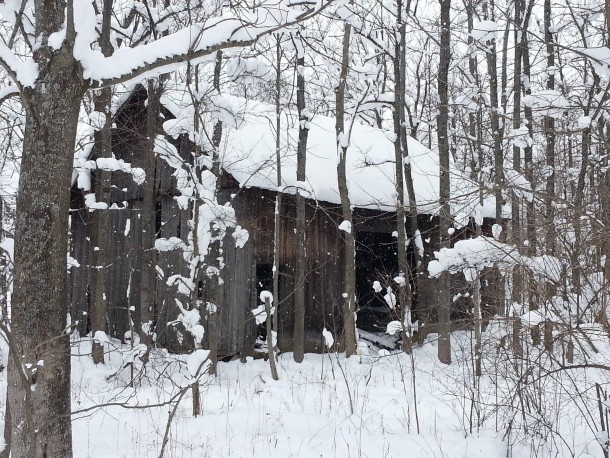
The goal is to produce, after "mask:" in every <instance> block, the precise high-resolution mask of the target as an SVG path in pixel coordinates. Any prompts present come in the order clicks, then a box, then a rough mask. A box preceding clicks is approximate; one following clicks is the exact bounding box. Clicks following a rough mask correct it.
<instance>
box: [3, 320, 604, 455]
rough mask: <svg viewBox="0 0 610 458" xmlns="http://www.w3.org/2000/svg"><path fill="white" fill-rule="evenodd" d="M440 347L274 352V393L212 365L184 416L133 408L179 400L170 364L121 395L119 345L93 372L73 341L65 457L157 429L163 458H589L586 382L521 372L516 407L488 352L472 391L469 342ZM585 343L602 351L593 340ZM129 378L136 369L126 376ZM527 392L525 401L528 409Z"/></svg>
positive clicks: (182, 407)
mask: <svg viewBox="0 0 610 458" xmlns="http://www.w3.org/2000/svg"><path fill="white" fill-rule="evenodd" d="M112 344H113V343H112V342H110V344H109V345H112ZM453 344H454V345H453V347H454V355H453V357H454V364H452V365H451V366H443V365H441V364H439V363H438V362H437V359H436V346H435V342H434V340H432V339H430V340H429V341H428V342H427V343H426V344H425V345H424V346H423V347H421V348H418V349H416V350H415V351H414V354H413V358H412V359H411V358H410V357H409V355H405V354H402V353H397V354H390V355H387V356H379V354H378V352H377V351H376V350H375V349H372V350H371V354H370V355H365V356H356V357H352V358H349V359H346V358H345V357H344V356H343V355H336V354H325V355H306V357H305V361H304V362H303V363H302V364H296V363H295V362H294V361H293V360H292V354H290V353H288V354H283V355H281V356H280V358H279V371H280V380H279V381H277V382H275V381H273V380H272V379H271V377H270V372H269V366H268V363H267V362H265V361H264V360H249V361H248V362H247V364H243V363H241V362H239V361H233V362H230V363H220V364H219V375H218V377H217V378H212V377H208V376H205V379H203V380H202V382H201V403H202V414H201V415H200V416H198V417H196V418H195V417H194V416H193V415H192V392H191V390H190V389H188V390H186V392H185V394H184V396H183V397H182V398H181V399H180V402H179V404H178V407H177V409H175V412H174V408H175V405H176V403H175V402H172V403H169V404H166V405H162V406H157V407H149V408H145V407H144V406H146V405H150V404H160V403H161V404H162V403H164V402H166V401H168V400H169V399H170V398H172V397H174V399H176V398H177V397H179V393H180V387H184V386H187V385H188V384H189V383H190V382H189V375H188V374H189V372H188V370H187V368H186V364H185V358H184V357H178V356H173V355H167V354H166V353H164V352H156V353H154V354H153V355H152V357H151V361H150V363H149V364H148V365H147V368H146V372H145V373H144V374H143V376H142V377H139V378H138V379H137V380H136V382H135V383H134V387H129V386H128V385H129V380H130V378H131V376H132V375H131V366H129V365H128V366H127V367H123V366H124V365H125V361H126V360H128V359H129V356H128V353H129V350H130V349H129V348H128V347H126V346H124V347H123V348H122V349H116V350H113V351H111V352H110V353H109V356H110V361H109V362H108V363H107V364H106V365H100V366H97V367H96V366H95V365H94V364H93V363H92V362H91V359H90V357H89V356H88V353H89V350H90V342H89V341H87V340H85V341H80V342H76V341H75V342H74V346H73V411H74V412H75V413H74V421H73V432H74V456H75V457H76V458H81V457H82V458H84V457H99V458H101V457H151V456H159V452H160V449H161V446H162V443H163V440H164V437H165V436H166V431H168V433H167V444H166V447H165V456H166V457H259V456H260V457H398V456H400V457H409V458H415V457H481V458H483V457H506V456H512V457H530V456H538V457H550V456H560V457H563V456H566V457H567V456H578V457H592V456H594V457H597V456H600V457H601V456H603V455H602V449H601V447H600V446H599V444H598V442H597V441H596V440H595V435H594V433H593V431H592V428H590V427H588V426H587V423H588V424H589V425H590V426H591V425H593V428H595V426H594V425H595V424H596V423H595V415H597V410H596V409H597V407H596V406H597V405H596V400H595V399H594V393H595V391H594V390H593V392H591V391H590V390H587V388H590V386H591V384H592V383H593V381H594V378H595V376H596V375H600V374H592V373H591V372H590V371H589V372H586V371H579V372H577V371H571V372H573V373H570V374H568V375H569V378H570V379H573V380H574V381H576V382H577V383H576V384H577V385H578V386H579V389H580V390H582V392H581V394H580V398H579V397H578V396H575V397H573V396H572V395H569V394H568V392H569V391H570V390H572V391H573V388H574V384H572V385H570V384H569V383H567V381H566V380H567V379H564V378H561V377H550V376H549V377H545V378H544V381H543V382H542V381H540V380H535V378H536V377H535V376H534V375H535V374H530V375H532V377H531V378H530V380H529V382H528V386H529V388H531V389H529V388H528V386H524V387H523V388H522V390H521V393H522V395H523V396H521V397H520V396H517V389H516V388H515V387H516V386H518V385H517V384H516V383H515V382H512V381H511V374H512V371H513V369H511V368H507V366H505V365H503V364H507V362H506V361H505V362H504V363H502V361H501V359H502V356H500V355H501V354H502V351H499V352H496V354H493V355H492V356H491V357H489V358H486V359H485V361H484V372H485V373H486V375H484V376H483V377H482V378H481V383H480V390H478V392H477V390H476V389H474V388H473V376H472V360H471V357H470V354H471V348H472V346H471V344H472V342H471V339H470V334H468V333H465V332H462V333H454V334H453ZM596 345H597V346H598V349H600V351H601V350H607V349H608V345H607V342H606V343H604V342H603V341H602V339H600V341H599V342H597V341H596ZM381 353H382V354H385V352H383V351H382V352H381ZM605 354H606V355H607V354H608V352H607V351H606V352H605ZM126 355H127V358H125V356H126ZM413 366H415V375H414V376H413V371H412V369H413ZM517 366H518V365H517ZM496 368H497V369H498V370H496ZM140 369H141V366H138V365H136V370H135V373H136V374H137V373H138V372H139V370H140ZM516 370H517V371H518V368H517V369H516ZM5 375H6V374H5V372H3V373H2V374H1V375H0V376H1V377H2V378H3V382H4V383H3V385H2V387H3V388H2V390H3V391H4V390H5V387H6V385H5ZM592 375H593V377H591V376H592ZM601 375H602V376H603V374H601ZM606 379H607V377H606ZM602 381H603V378H602ZM560 382H561V383H560ZM606 382H607V380H606ZM560 385H563V386H564V388H561V387H560ZM414 387H415V390H414ZM534 388H536V389H538V388H540V391H539V392H538V391H536V390H535V389H534ZM570 392H571V391H570ZM532 393H538V399H533V398H532V399H530V398H529V397H530V396H531V394H532ZM572 394H574V393H572ZM415 397H416V398H417V401H415ZM473 398H474V399H475V400H477V399H478V402H475V403H474V404H473V402H472V399H473ZM0 399H1V400H4V399H5V393H4V392H2V393H0ZM510 399H512V400H513V401H512V402H511V401H509V400H510ZM522 399H523V403H524V404H523V405H524V406H525V411H526V412H529V413H526V415H525V416H524V415H523V410H522V408H521V406H522V402H521V400H522ZM589 401H590V402H589ZM121 403H124V406H120V405H116V404H121ZM104 404H115V405H107V406H104ZM416 405H417V409H416V408H415V406H416ZM125 406H129V407H128V408H126V407H125ZM587 408H588V409H589V410H590V412H587V411H586V409H587ZM172 412H173V419H172V421H171V422H170V423H169V429H168V417H169V415H170V413H172ZM526 417H530V418H529V419H528V418H526ZM477 418H478V419H479V420H477ZM597 418H599V417H597ZM541 419H542V420H541ZM477 421H478V423H479V424H481V426H479V427H477ZM524 421H525V422H527V427H528V433H527V434H526V433H525V432H524V428H523V426H524ZM545 422H548V423H549V424H548V426H549V428H547V425H546V424H545ZM418 425H419V432H418ZM550 429H553V430H555V431H556V433H555V434H554V435H553V434H550V433H549V431H550Z"/></svg>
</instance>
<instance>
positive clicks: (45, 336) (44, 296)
mask: <svg viewBox="0 0 610 458" xmlns="http://www.w3.org/2000/svg"><path fill="white" fill-rule="evenodd" d="M43 11H44V13H43ZM63 11H64V10H63V6H62V5H61V2H57V3H52V4H45V8H41V10H40V11H38V13H39V14H40V16H38V20H37V27H38V30H37V34H38V35H45V36H48V35H49V34H50V33H52V32H54V31H56V30H59V29H60V28H61V27H62V25H63V22H64V12H63ZM70 35H71V34H70V33H69V34H68V35H67V37H66V41H65V42H64V46H63V47H62V48H61V49H60V50H59V51H56V52H53V50H52V49H51V48H49V47H47V46H42V47H41V48H40V49H39V50H37V51H36V52H35V53H34V58H35V60H36V61H37V62H38V63H39V69H40V74H39V78H38V80H37V82H36V86H35V87H34V88H24V89H23V91H22V100H23V102H24V107H25V112H26V126H25V138H24V144H23V157H22V163H21V174H20V178H19V190H18V194H17V218H16V224H15V275H14V284H13V288H14V289H13V297H12V317H11V318H12V321H11V336H10V338H11V354H12V355H11V357H10V361H9V373H8V392H9V394H8V398H9V409H10V412H11V417H12V425H13V428H12V440H11V442H12V444H11V447H12V456H16V457H17V456H19V457H43V456H49V457H51V456H52V457H58V458H60V457H71V456H72V434H71V427H70V345H69V343H70V342H69V335H68V333H66V332H65V328H66V314H67V313H68V310H69V305H68V304H67V303H66V269H67V265H66V252H67V248H68V244H67V240H68V220H67V215H68V210H69V207H70V199H69V197H70V193H69V192H68V190H69V189H70V182H71V176H72V165H73V161H74V156H73V154H74V147H75V139H76V127H77V121H78V115H79V109H80V102H81V100H82V97H83V95H84V92H85V89H86V83H85V82H84V81H83V80H82V78H81V75H80V68H79V66H78V64H77V62H76V61H75V60H74V58H73V56H72V49H71V47H70V46H69V43H71V42H73V41H72V40H73V36H70ZM34 386H35V389H34V388H33V387H34Z"/></svg>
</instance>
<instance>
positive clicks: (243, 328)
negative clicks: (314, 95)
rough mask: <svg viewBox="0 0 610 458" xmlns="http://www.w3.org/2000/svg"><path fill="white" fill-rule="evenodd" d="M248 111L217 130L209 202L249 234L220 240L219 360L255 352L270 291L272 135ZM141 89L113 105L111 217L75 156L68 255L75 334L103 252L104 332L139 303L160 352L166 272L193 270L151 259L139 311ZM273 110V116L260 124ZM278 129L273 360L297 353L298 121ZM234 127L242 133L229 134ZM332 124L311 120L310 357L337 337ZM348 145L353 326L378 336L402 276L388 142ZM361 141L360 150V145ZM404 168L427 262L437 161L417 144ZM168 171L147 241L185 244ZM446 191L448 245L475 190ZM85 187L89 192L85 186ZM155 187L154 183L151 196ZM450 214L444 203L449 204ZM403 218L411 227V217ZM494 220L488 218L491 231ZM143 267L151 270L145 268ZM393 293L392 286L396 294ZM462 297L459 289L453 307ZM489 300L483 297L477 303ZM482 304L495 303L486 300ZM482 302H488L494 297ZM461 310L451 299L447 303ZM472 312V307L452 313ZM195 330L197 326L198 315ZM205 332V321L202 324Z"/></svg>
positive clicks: (174, 295)
mask: <svg viewBox="0 0 610 458" xmlns="http://www.w3.org/2000/svg"><path fill="white" fill-rule="evenodd" d="M249 103H251V105H250V106H249V107H248V109H247V110H245V111H246V112H248V113H251V114H250V115H249V117H246V118H245V119H243V120H242V121H241V125H239V126H234V127H233V128H231V127H227V128H226V129H225V138H224V139H223V145H222V147H221V150H222V154H223V164H224V169H223V175H222V180H221V183H222V185H221V190H220V195H219V196H218V200H219V202H220V203H225V202H228V203H230V205H231V207H232V208H233V209H234V211H235V216H236V219H237V222H238V224H239V225H240V226H241V227H242V228H245V229H247V231H248V232H249V239H248V241H247V242H246V243H245V245H244V246H243V247H241V248H240V247H238V246H237V245H236V241H235V239H234V238H233V237H232V236H231V235H230V234H228V235H227V236H226V237H225V240H224V243H223V257H224V264H225V266H224V268H223V270H222V274H221V275H222V278H223V280H224V283H223V285H222V301H221V304H220V305H221V306H220V307H219V310H218V314H219V315H218V323H219V351H220V353H221V354H237V353H238V354H240V355H242V356H245V355H251V354H253V352H254V351H255V346H256V340H257V333H258V330H257V325H256V323H255V319H254V316H253V314H252V312H251V311H252V309H254V308H255V307H256V306H257V305H258V304H259V299H258V295H259V293H260V291H261V290H263V289H266V290H271V287H272V286H271V285H272V272H273V248H274V239H275V237H276V234H275V233H274V215H275V197H276V192H278V187H277V185H276V181H275V179H276V178H275V177H276V168H275V161H274V158H275V154H276V152H275V133H274V132H273V130H272V129H271V127H270V121H269V119H273V117H272V116H271V114H269V113H266V112H265V110H268V109H269V107H266V106H265V105H263V104H257V103H253V102H249ZM146 112H147V110H146V91H145V90H143V89H142V90H136V91H134V92H133V93H132V94H131V96H130V97H129V99H128V100H127V101H125V102H124V103H123V104H122V105H121V107H120V109H118V110H117V112H116V114H115V118H114V127H113V132H112V141H113V154H114V157H115V159H117V160H123V161H124V163H128V164H129V167H123V169H125V170H127V172H126V171H125V170H119V171H113V172H112V173H111V192H110V195H111V202H110V204H111V205H110V206H109V208H107V209H103V210H95V209H93V208H91V207H92V206H91V198H90V195H91V194H92V193H93V192H94V191H95V189H96V186H99V183H98V181H99V180H97V179H96V178H97V171H96V170H92V169H95V167H94V166H92V161H95V160H96V150H95V147H94V148H93V150H92V151H91V152H85V153H80V156H79V157H77V161H76V164H75V179H74V185H73V189H72V205H71V231H72V240H71V256H72V258H73V259H74V261H73V262H72V267H71V269H70V281H71V289H70V294H71V296H70V300H71V311H72V319H73V320H78V322H79V324H78V329H79V331H80V332H81V333H82V334H83V335H84V334H86V333H88V332H90V323H89V320H88V316H89V315H88V312H89V307H90V304H91V294H92V288H91V284H92V272H94V271H95V267H94V266H92V265H91V263H90V260H91V258H92V253H93V251H94V250H105V254H106V266H105V267H103V268H105V269H107V275H106V285H105V286H106V287H105V292H104V294H105V295H106V296H105V297H106V303H107V324H108V331H107V332H108V334H109V335H111V336H113V337H116V338H119V339H121V340H123V339H124V337H125V335H126V333H128V331H130V329H131V326H132V324H133V316H134V314H136V313H138V311H140V310H142V309H143V308H148V309H151V310H152V314H153V316H154V331H155V334H156V341H157V343H158V344H159V345H160V346H165V347H168V348H173V346H172V344H173V342H172V341H171V340H172V339H176V333H175V332H168V324H172V323H173V322H175V320H176V319H177V317H178V315H179V313H180V310H179V309H178V307H177V305H176V299H179V300H180V293H179V292H178V291H177V288H176V286H175V284H171V282H169V284H168V279H169V277H170V276H172V275H176V274H182V275H187V273H188V266H187V264H186V262H185V260H184V258H183V255H182V253H181V252H180V251H179V250H174V251H160V252H157V251H155V252H154V259H155V260H156V261H155V269H154V271H153V274H154V275H155V279H154V285H155V293H154V304H145V303H143V299H142V290H141V288H140V285H141V284H142V281H143V279H142V272H143V269H142V264H143V259H142V253H143V252H145V250H154V248H153V247H151V246H144V245H143V237H142V221H143V217H144V216H143V214H142V208H143V207H142V205H143V202H144V200H145V196H144V192H145V191H144V190H145V189H146V187H143V186H141V185H140V184H138V182H137V180H135V179H134V174H133V173H129V170H128V169H129V168H131V170H137V169H138V168H144V163H145V161H146V147H147V146H146V145H147V144H146V123H147V120H146ZM162 114H163V117H164V118H165V120H168V119H172V118H174V117H175V114H174V113H171V112H170V111H168V110H167V109H165V108H164V109H163V110H162ZM267 115H269V116H267ZM283 124H284V126H285V129H286V131H285V132H283V133H282V138H283V142H284V143H285V145H286V148H285V150H284V152H283V153H282V154H283V156H282V173H283V174H284V175H283V177H284V183H283V184H284V186H283V187H282V189H281V191H282V192H283V193H284V198H283V205H282V208H281V209H280V215H281V222H282V224H281V227H282V230H281V234H279V237H281V239H282V243H281V246H282V247H283V248H282V252H281V254H280V260H281V261H280V265H279V278H280V282H279V285H280V288H279V298H276V299H277V300H276V304H275V305H276V306H277V310H278V324H279V329H278V346H279V348H280V350H282V351H291V349H292V343H293V342H292V329H293V321H294V319H293V315H294V310H293V292H294V285H295V280H294V278H295V265H296V257H297V244H296V230H295V214H296V208H295V207H296V203H295V201H296V199H295V198H294V186H295V176H296V175H295V166H296V160H295V156H294V154H295V152H294V150H295V148H293V147H292V146H291V145H293V143H291V142H294V139H295V135H294V130H295V123H294V122H292V124H291V121H290V120H288V118H287V117H286V118H285V119H284V122H283ZM235 127H238V128H235ZM168 141H170V142H171V143H172V144H173V145H174V146H175V147H176V149H177V151H178V154H179V155H180V156H181V157H182V159H183V160H184V161H190V160H192V154H191V153H192V143H190V142H189V141H187V140H186V139H185V138H184V136H180V137H177V138H170V139H168ZM334 143H335V134H334V120H333V119H331V118H327V117H324V116H316V117H315V118H314V120H313V121H312V127H311V130H310V140H309V146H308V150H309V151H308V166H307V171H308V187H309V192H310V194H309V195H310V198H309V199H308V200H307V210H306V212H307V233H306V239H307V244H306V260H307V272H308V273H307V281H306V318H305V327H306V343H305V351H306V352H321V351H322V350H323V348H324V339H323V336H322V330H323V329H324V328H326V329H328V330H330V331H331V332H332V333H333V334H335V335H339V334H340V333H341V332H342V311H341V304H342V292H343V288H342V273H341V267H342V244H343V235H342V234H343V232H342V231H341V230H339V225H340V224H341V222H342V218H341V211H340V205H339V200H338V192H337V184H336V183H337V178H336V158H335V156H334V155H335V146H334ZM352 143H353V145H354V146H352V147H351V148H350V153H349V154H350V155H351V156H350V158H351V159H350V160H351V163H349V164H348V167H349V172H348V173H349V179H350V196H351V198H352V203H353V205H354V207H355V209H354V227H353V230H354V231H355V234H356V242H357V253H356V264H357V267H356V277H357V297H358V327H359V328H361V329H363V330H366V331H383V330H384V329H385V324H387V322H389V321H390V320H391V319H392V316H391V314H392V311H391V310H390V309H389V308H388V306H387V305H386V303H385V301H384V299H383V295H384V294H385V288H386V287H387V286H392V280H391V279H392V278H394V277H395V276H396V274H397V254H396V240H395V238H394V236H393V233H394V231H395V226H396V214H395V212H394V211H393V209H392V202H394V201H395V191H394V183H393V179H392V177H393V173H394V172H393V164H392V163H391V160H389V159H388V158H391V157H392V155H393V149H392V144H391V143H390V141H389V140H388V139H387V138H386V137H385V135H384V134H383V132H381V131H380V130H378V129H374V128H372V127H369V126H365V125H360V124H355V125H354V129H353V134H352ZM356 145H357V146H356ZM409 146H410V150H411V151H410V153H411V156H412V167H413V170H414V174H415V175H416V176H415V179H416V185H417V186H416V189H417V191H416V193H417V194H418V195H417V197H418V204H419V205H418V206H419V208H420V215H419V218H418V224H419V228H420V230H421V232H422V238H423V240H424V248H425V252H426V256H428V257H431V256H432V252H433V251H434V249H436V248H437V247H438V230H437V217H435V216H434V213H435V207H436V205H437V199H438V197H437V195H438V191H437V188H438V165H437V159H438V158H437V156H435V154H434V153H433V152H432V151H430V150H428V149H426V148H425V147H424V146H423V145H421V144H420V143H418V142H417V141H415V140H414V139H410V144H409ZM80 174H85V175H86V174H88V176H90V183H86V182H87V180H84V181H85V183H86V184H85V185H83V180H81V179H80V178H81V177H80ZM174 175H175V174H174V170H173V169H172V168H171V167H170V166H169V165H168V164H167V163H166V162H165V161H163V160H162V159H160V158H158V159H157V160H156V171H155V181H154V202H155V222H156V224H155V226H156V227H155V230H156V237H158V238H170V237H177V238H181V239H183V240H185V241H186V238H187V236H188V233H189V227H188V221H189V219H190V217H191V215H190V213H189V210H188V209H183V208H181V207H180V206H179V205H178V204H177V201H176V197H177V195H179V193H178V192H177V190H176V178H175V176H174ZM453 181H454V182H455V183H453V182H452V185H454V186H455V187H457V190H458V191H459V192H461V193H462V194H463V195H467V196H470V197H468V198H465V199H462V200H459V199H458V200H456V202H457V203H456V205H455V209H456V211H455V213H456V214H457V216H458V217H459V218H461V220H462V221H463V223H464V224H463V227H462V229H460V230H457V231H456V232H455V233H454V237H455V238H456V239H458V238H462V237H467V236H469V234H470V233H471V231H472V218H470V216H471V215H472V214H474V211H473V208H474V206H476V204H477V203H476V202H471V201H470V200H468V199H472V195H473V194H472V193H471V192H469V191H468V190H467V189H465V188H464V186H466V187H468V186H472V183H470V182H467V181H466V180H463V179H462V178H459V179H457V178H456V180H453ZM83 188H84V189H83ZM150 189H152V188H150ZM452 208H453V207H452ZM95 211H105V212H108V215H109V217H108V224H109V230H108V231H107V234H108V237H107V239H105V240H99V241H98V245H99V246H92V243H90V242H91V220H92V215H93V212H95ZM407 220H408V219H407ZM489 225H490V221H488V220H486V221H485V226H489ZM149 271H150V269H149ZM453 277H454V290H455V293H456V294H457V293H458V292H462V293H466V292H467V290H468V286H467V285H466V284H465V283H464V282H463V281H460V280H459V278H458V276H453ZM374 281H379V282H380V283H381V284H382V285H383V286H384V291H383V292H381V293H377V292H375V291H374V290H373V282H374ZM429 285H430V286H429V288H425V290H423V291H420V293H419V297H418V298H416V300H418V301H419V302H420V304H427V305H426V306H425V307H420V309H421V308H423V309H427V310H429V311H430V314H431V315H434V282H433V281H431V282H429ZM394 286H395V285H394ZM464 297H467V294H462V299H461V300H462V301H464V300H465V299H464ZM484 297H485V294H484ZM490 297H491V296H490ZM487 302H488V303H490V304H491V303H492V300H491V299H490V298H488V299H487ZM456 304H457V303H456ZM469 309H470V305H469V302H468V300H466V302H465V303H464V304H462V305H461V306H457V305H456V307H455V310H456V312H455V314H456V316H457V315H458V314H459V313H460V310H461V311H462V312H464V313H467V311H468V310H469ZM202 321H205V320H204V317H203V312H202ZM202 324H203V325H204V326H205V323H202Z"/></svg>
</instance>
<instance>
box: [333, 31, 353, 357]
mask: <svg viewBox="0 0 610 458" xmlns="http://www.w3.org/2000/svg"><path fill="white" fill-rule="evenodd" d="M350 34H351V26H350V25H349V24H347V23H346V24H344V29H343V54H342V58H341V74H340V76H339V84H338V86H337V88H336V89H335V101H336V110H337V111H336V118H335V132H336V134H337V152H338V154H339V162H338V164H337V179H338V185H339V196H340V198H341V214H342V216H343V221H346V222H347V223H348V226H349V227H348V228H346V230H344V231H343V234H344V235H343V243H344V244H343V341H344V346H345V355H346V356H347V357H348V358H349V357H350V356H352V355H354V354H355V353H356V317H355V314H356V237H355V234H354V229H355V228H354V218H353V215H352V204H351V202H350V198H349V189H348V187H347V170H346V164H347V150H348V142H349V136H350V132H349V131H348V132H346V131H345V118H344V117H345V86H346V84H347V82H346V79H347V73H348V70H349V42H350Z"/></svg>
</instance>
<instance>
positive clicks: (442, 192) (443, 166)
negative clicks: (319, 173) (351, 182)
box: [437, 0, 451, 364]
mask: <svg viewBox="0 0 610 458" xmlns="http://www.w3.org/2000/svg"><path fill="white" fill-rule="evenodd" d="M440 6H441V15H440V22H441V37H440V50H439V52H440V56H439V69H438V97H439V106H438V116H437V135H438V154H439V166H440V173H439V177H440V178H439V204H440V214H439V231H440V248H441V249H442V248H449V247H450V245H451V240H450V236H449V226H450V224H451V210H450V206H449V198H450V196H451V179H450V169H449V154H450V151H449V132H448V122H449V94H448V79H449V64H450V62H451V29H450V27H451V25H450V24H451V23H450V12H451V0H440ZM439 282H440V285H439V294H438V308H439V342H438V359H439V361H440V362H442V363H444V364H451V335H450V333H451V293H450V278H449V274H448V273H446V272H445V273H443V274H442V275H441V277H440V278H439Z"/></svg>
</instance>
